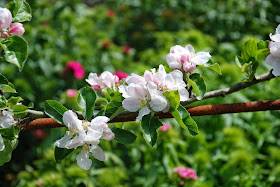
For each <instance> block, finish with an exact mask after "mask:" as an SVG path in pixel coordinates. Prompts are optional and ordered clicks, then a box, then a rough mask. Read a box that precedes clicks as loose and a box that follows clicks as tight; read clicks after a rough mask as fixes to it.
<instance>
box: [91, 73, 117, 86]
mask: <svg viewBox="0 0 280 187" xmlns="http://www.w3.org/2000/svg"><path fill="white" fill-rule="evenodd" d="M86 81H87V82H88V83H89V84H90V85H91V87H92V88H93V89H94V90H95V91H99V90H104V89H105V88H111V89H113V90H115V86H116V84H118V82H119V78H118V76H116V75H113V74H112V73H111V72H109V71H104V72H103V73H101V74H100V76H98V75H97V74H96V73H90V74H89V76H88V79H86Z"/></svg>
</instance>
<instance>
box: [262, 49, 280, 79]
mask: <svg viewBox="0 0 280 187" xmlns="http://www.w3.org/2000/svg"><path fill="white" fill-rule="evenodd" d="M265 61H266V63H267V64H268V65H270V66H272V69H273V71H272V74H273V75H274V76H276V77H277V76H280V58H279V57H274V56H273V55H271V54H270V55H268V56H267V57H266V59H265Z"/></svg>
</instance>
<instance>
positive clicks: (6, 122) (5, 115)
mask: <svg viewBox="0 0 280 187" xmlns="http://www.w3.org/2000/svg"><path fill="white" fill-rule="evenodd" d="M0 112H1V115H0V128H10V127H11V126H13V125H14V118H13V113H12V112H9V111H6V110H3V111H0ZM4 149H5V144H4V140H3V137H2V135H1V134H0V151H3V150H4Z"/></svg>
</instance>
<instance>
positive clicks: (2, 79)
mask: <svg viewBox="0 0 280 187" xmlns="http://www.w3.org/2000/svg"><path fill="white" fill-rule="evenodd" d="M8 82H9V81H8V79H7V78H6V77H5V76H4V75H2V74H1V73H0V84H4V85H8Z"/></svg>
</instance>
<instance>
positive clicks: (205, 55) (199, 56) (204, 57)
mask: <svg viewBox="0 0 280 187" xmlns="http://www.w3.org/2000/svg"><path fill="white" fill-rule="evenodd" d="M210 58H211V55H210V54H209V52H198V53H196V54H195V56H194V57H193V58H192V59H191V62H192V63H194V64H196V65H204V64H205V63H206V62H208V60H209V59H210Z"/></svg>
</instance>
